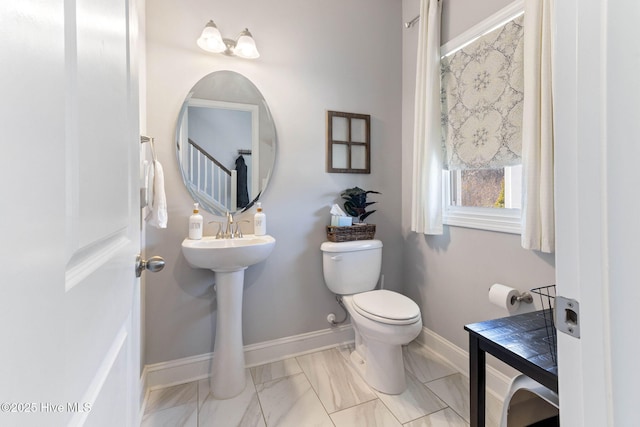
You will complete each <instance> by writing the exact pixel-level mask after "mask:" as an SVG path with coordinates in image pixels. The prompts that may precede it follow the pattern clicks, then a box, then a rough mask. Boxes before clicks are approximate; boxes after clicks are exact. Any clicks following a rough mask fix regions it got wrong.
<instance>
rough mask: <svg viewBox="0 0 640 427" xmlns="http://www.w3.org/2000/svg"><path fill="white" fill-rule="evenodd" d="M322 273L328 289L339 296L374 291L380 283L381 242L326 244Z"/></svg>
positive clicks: (323, 251)
mask: <svg viewBox="0 0 640 427" xmlns="http://www.w3.org/2000/svg"><path fill="white" fill-rule="evenodd" d="M320 250H322V271H323V274H324V282H325V283H326V285H327V287H328V288H329V289H330V290H331V291H332V292H333V293H334V294H338V295H350V294H356V293H360V292H366V291H370V290H373V289H374V288H375V287H376V285H377V284H378V278H379V277H380V269H381V267H382V242H381V241H380V240H356V241H353V242H324V243H323V244H322V245H321V246H320Z"/></svg>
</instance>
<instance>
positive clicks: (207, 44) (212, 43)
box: [197, 21, 227, 53]
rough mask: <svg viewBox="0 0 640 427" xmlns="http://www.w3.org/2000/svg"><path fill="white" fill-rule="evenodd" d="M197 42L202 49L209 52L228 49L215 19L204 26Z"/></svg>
mask: <svg viewBox="0 0 640 427" xmlns="http://www.w3.org/2000/svg"><path fill="white" fill-rule="evenodd" d="M197 43H198V46H199V47H200V48H201V49H203V50H206V51H207V52H214V53H222V52H224V51H225V50H226V49H227V46H226V45H225V44H224V41H223V40H222V34H220V30H218V27H217V26H216V24H215V23H214V22H213V21H209V22H208V23H207V25H206V26H205V27H204V30H202V34H201V35H200V38H199V39H198V41H197Z"/></svg>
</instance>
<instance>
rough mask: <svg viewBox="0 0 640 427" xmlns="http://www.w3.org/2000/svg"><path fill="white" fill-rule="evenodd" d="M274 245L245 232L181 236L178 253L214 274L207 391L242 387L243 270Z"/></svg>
mask: <svg viewBox="0 0 640 427" xmlns="http://www.w3.org/2000/svg"><path fill="white" fill-rule="evenodd" d="M275 244H276V239H274V238H273V237H271V236H254V235H245V236H244V237H236V238H233V239H216V238H215V237H209V236H207V237H203V238H202V239H201V240H190V239H185V240H184V241H183V242H182V253H183V254H184V257H185V258H186V259H187V262H188V263H189V265H191V266H192V267H194V268H205V269H208V270H213V271H214V272H215V273H216V294H217V300H218V315H217V319H216V340H215V345H214V349H213V364H212V367H211V392H212V394H213V396H214V397H216V398H218V399H229V398H232V397H234V396H236V395H238V394H240V392H241V391H242V390H244V386H245V373H244V370H245V366H244V350H243V344H242V291H243V285H244V270H246V268H247V267H249V266H250V265H253V264H256V263H259V262H261V261H264V260H265V259H266V258H267V257H268V256H269V254H270V253H271V251H272V250H273V247H274V246H275Z"/></svg>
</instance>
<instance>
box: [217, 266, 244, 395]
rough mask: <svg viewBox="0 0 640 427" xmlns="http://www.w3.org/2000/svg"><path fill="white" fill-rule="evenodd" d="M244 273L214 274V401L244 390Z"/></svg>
mask: <svg viewBox="0 0 640 427" xmlns="http://www.w3.org/2000/svg"><path fill="white" fill-rule="evenodd" d="M244 270H245V268H243V269H242V270H237V271H231V272H221V271H216V272H215V273H216V300H217V306H218V315H217V318H216V340H215V344H214V348H213V363H212V367H211V378H210V388H211V393H212V394H213V396H214V397H215V398H217V399H230V398H232V397H235V396H237V395H238V394H240V392H242V390H244V386H245V366H244V348H243V344H242V293H243V286H244Z"/></svg>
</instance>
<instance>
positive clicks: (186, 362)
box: [142, 324, 354, 391]
mask: <svg viewBox="0 0 640 427" xmlns="http://www.w3.org/2000/svg"><path fill="white" fill-rule="evenodd" d="M353 341H354V331H353V328H352V327H351V325H350V324H348V325H343V326H338V327H335V328H329V329H323V330H320V331H315V332H309V333H306V334H300V335H294V336H291V337H285V338H279V339H275V340H272V341H265V342H261V343H257V344H251V345H246V346H245V347H244V357H245V363H246V366H247V367H248V368H250V367H253V366H259V365H263V364H265V363H271V362H275V361H279V360H283V359H288V358H290V357H294V356H300V355H302V354H307V353H312V352H315V351H320V350H323V349H326V348H331V347H336V346H338V345H340V344H344V343H350V342H353ZM212 360H213V353H206V354H201V355H198V356H192V357H185V358H183V359H177V360H170V361H168V362H160V363H154V364H152V365H146V366H145V367H144V370H143V372H142V376H143V378H142V383H143V384H144V386H145V389H146V390H147V391H149V390H154V389H158V388H163V387H169V386H172V385H177V384H184V383H187V382H191V381H196V380H200V379H203V378H207V377H208V376H209V374H210V370H211V362H212Z"/></svg>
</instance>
